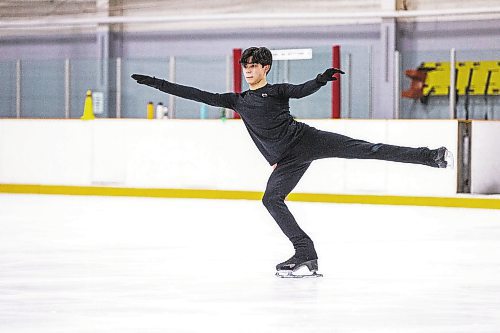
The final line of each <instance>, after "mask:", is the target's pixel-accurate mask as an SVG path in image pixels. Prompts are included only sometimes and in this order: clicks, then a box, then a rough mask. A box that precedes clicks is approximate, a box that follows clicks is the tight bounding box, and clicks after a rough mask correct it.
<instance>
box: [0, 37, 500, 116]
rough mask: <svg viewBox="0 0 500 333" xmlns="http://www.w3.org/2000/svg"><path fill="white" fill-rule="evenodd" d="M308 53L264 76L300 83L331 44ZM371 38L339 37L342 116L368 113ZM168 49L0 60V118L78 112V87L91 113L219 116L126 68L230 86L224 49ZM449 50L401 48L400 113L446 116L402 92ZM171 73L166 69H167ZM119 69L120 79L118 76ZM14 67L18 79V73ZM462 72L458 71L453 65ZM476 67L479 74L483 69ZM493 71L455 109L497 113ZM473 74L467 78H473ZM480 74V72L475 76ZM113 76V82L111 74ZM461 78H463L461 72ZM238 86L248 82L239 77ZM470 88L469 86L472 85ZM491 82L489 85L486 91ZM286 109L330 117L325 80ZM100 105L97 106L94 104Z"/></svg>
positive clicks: (431, 99) (440, 101) (499, 99)
mask: <svg viewBox="0 0 500 333" xmlns="http://www.w3.org/2000/svg"><path fill="white" fill-rule="evenodd" d="M271 49H272V47H271ZM312 54H313V56H312V59H309V60H275V61H274V62H273V66H272V69H271V72H270V73H269V75H268V81H269V82H270V83H272V84H274V83H281V82H288V83H291V84H300V83H303V82H306V81H308V80H311V79H314V78H315V77H316V75H317V74H318V73H322V72H323V71H324V70H325V69H326V68H328V67H330V66H331V64H332V49H331V47H314V48H312ZM498 54H500V52H499V50H479V51H478V50H474V51H460V50H458V51H457V53H456V59H457V62H463V61H485V60H496V61H498V60H499V59H498ZM373 58H374V57H373V56H372V49H371V46H363V45H345V46H342V49H341V68H342V69H343V70H344V71H345V72H346V75H343V76H342V80H341V96H342V99H341V117H342V118H364V119H369V118H372V114H373V105H374V103H376V102H377V101H376V98H374V97H373V89H374V88H373V87H374V84H375V85H376V84H377V81H376V80H375V79H376V78H377V75H378V71H377V70H374V68H375V69H376V66H374V65H373V63H372V59H373ZM170 59H171V58H170V57H165V58H147V59H146V58H141V59H126V58H124V59H120V60H119V61H118V60H117V59H109V60H105V61H103V62H100V61H99V60H97V59H69V60H66V59H60V60H26V59H23V60H20V61H17V60H10V61H2V62H0V80H1V82H2V84H1V85H0V117H2V118H16V117H17V116H18V113H19V116H20V117H21V118H80V117H81V115H82V113H83V105H84V101H85V92H86V91H87V90H89V89H90V90H92V91H93V92H95V93H101V95H100V96H102V101H103V103H102V104H103V105H102V108H101V110H100V111H101V112H96V116H97V117H105V118H115V117H121V118H146V115H147V111H146V110H147V104H148V102H153V103H154V105H155V106H156V105H157V104H158V103H162V104H163V105H164V106H166V107H170V106H172V105H173V107H174V108H173V110H170V112H171V111H174V112H173V113H174V115H175V118H185V119H196V118H212V119H214V118H219V117H221V115H222V114H223V113H224V110H222V109H221V108H216V107H211V106H205V105H203V104H202V103H198V102H193V101H189V100H185V99H182V98H177V97H172V96H169V95H168V94H165V93H163V92H160V91H158V90H156V89H152V88H149V87H146V86H142V85H138V84H137V83H136V82H135V81H134V80H133V79H131V78H130V76H131V75H132V74H133V73H141V74H147V75H151V76H156V77H158V78H163V79H166V80H169V78H170V77H172V76H173V77H175V81H176V82H177V83H180V84H183V85H188V86H193V87H196V88H199V89H202V90H207V91H210V92H217V93H224V92H228V91H231V90H232V86H233V65H232V58H231V54H230V53H229V52H228V54H227V55H225V56H208V57H207V56H178V57H175V58H172V59H174V61H175V62H174V63H173V64H172V65H173V66H172V65H171V64H170V61H171V60H170ZM449 61H450V51H449V50H437V51H426V52H423V51H405V52H401V55H400V64H401V65H400V69H401V70H400V90H399V92H398V93H399V97H400V100H399V103H400V108H399V117H400V118H403V119H448V118H449V117H450V114H449V97H448V96H447V95H444V94H435V95H432V94H431V96H426V97H428V98H424V99H420V98H404V97H402V93H403V91H406V90H408V89H409V87H410V85H411V82H412V80H411V79H410V78H409V77H407V76H406V75H405V70H408V69H417V68H418V67H419V66H420V65H421V64H422V63H423V62H449ZM172 69H173V70H174V71H175V72H174V73H170V71H171V70H172ZM117 70H120V73H119V74H120V75H119V77H121V79H119V78H117V74H118V72H117ZM18 72H19V73H20V77H19V80H18V75H17V73H18ZM460 75H462V72H460ZM477 75H479V74H477ZM481 75H483V76H484V73H482V74H481ZM499 75H500V73H499V71H495V72H494V73H492V75H491V77H492V78H493V81H492V84H493V85H494V86H495V87H496V88H495V89H497V90H495V91H496V93H490V94H488V95H484V94H483V95H478V94H470V96H468V97H466V96H464V95H463V94H459V96H458V98H457V117H458V118H462V119H463V118H465V117H467V116H468V117H469V119H485V118H487V119H498V118H500V115H499V113H500V111H498V110H497V109H498V105H499V104H500V95H499V93H498V88H499V87H498V85H500V83H499V82H497V81H499V78H497V76H499ZM477 79H478V78H477V77H475V79H474V80H476V81H473V82H477ZM482 79H485V78H482ZM117 80H119V82H118V81H117ZM460 80H463V78H460ZM242 82H243V87H242V89H243V90H247V89H248V85H247V84H246V82H245V80H244V78H243V77H242ZM473 88H474V87H473ZM492 91H493V90H491V92H492ZM117 103H118V104H117ZM290 110H291V113H292V115H293V116H294V117H297V118H299V119H300V118H301V119H307V118H331V114H332V89H331V85H328V86H326V87H324V88H321V89H320V90H319V91H317V92H316V93H314V94H312V95H310V96H307V97H306V98H302V99H291V100H290ZM95 111H99V110H95Z"/></svg>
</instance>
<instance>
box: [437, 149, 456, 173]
mask: <svg viewBox="0 0 500 333" xmlns="http://www.w3.org/2000/svg"><path fill="white" fill-rule="evenodd" d="M431 156H432V159H433V160H434V162H435V163H436V164H435V167H437V168H447V169H453V167H454V159H453V154H452V153H451V151H449V150H448V149H446V147H440V148H438V149H434V150H432V151H431Z"/></svg>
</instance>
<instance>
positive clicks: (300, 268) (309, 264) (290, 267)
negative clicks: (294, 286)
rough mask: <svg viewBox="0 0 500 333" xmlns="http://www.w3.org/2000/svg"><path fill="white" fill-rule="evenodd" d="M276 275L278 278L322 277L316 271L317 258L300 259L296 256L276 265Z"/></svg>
mask: <svg viewBox="0 0 500 333" xmlns="http://www.w3.org/2000/svg"><path fill="white" fill-rule="evenodd" d="M276 276H277V277H280V278H306V277H322V276H323V274H319V273H318V259H312V260H307V259H301V258H298V257H296V256H293V257H291V258H290V259H288V260H287V261H285V262H282V263H280V264H278V265H276Z"/></svg>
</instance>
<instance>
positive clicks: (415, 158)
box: [294, 128, 453, 168]
mask: <svg viewBox="0 0 500 333" xmlns="http://www.w3.org/2000/svg"><path fill="white" fill-rule="evenodd" d="M294 154H295V155H296V158H297V159H298V160H307V161H310V162H311V161H314V160H316V159H322V158H331V157H337V158H347V159H376V160H384V161H393V162H401V163H412V164H422V165H427V166H431V167H435V168H446V167H452V166H453V163H452V161H453V156H452V155H451V153H450V152H449V151H448V150H447V149H446V148H445V147H441V148H438V149H434V150H430V149H429V148H427V147H419V148H413V147H403V146H395V145H388V144H383V143H371V142H367V141H364V140H358V139H353V138H350V137H348V136H345V135H341V134H337V133H332V132H326V131H321V130H318V129H315V128H309V129H308V130H307V131H306V133H305V134H304V136H303V138H302V139H301V142H300V143H299V145H297V147H296V149H294Z"/></svg>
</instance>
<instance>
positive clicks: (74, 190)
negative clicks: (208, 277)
mask: <svg viewBox="0 0 500 333" xmlns="http://www.w3.org/2000/svg"><path fill="white" fill-rule="evenodd" d="M0 193H24V194H62V195H97V196H130V197H153V198H188V199H229V200H261V199H262V196H263V193H262V192H257V191H226V190H203V189H163V188H159V189H155V188H126V187H106V186H57V185H21V184H0ZM287 200H289V201H301V202H326V203H351V204H371V205H404V206H438V207H462V208H486V209H500V199H488V198H484V197H480V198H474V197H415V196H391V195H356V194H319V193H292V194H290V195H289V196H288V198H287Z"/></svg>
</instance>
